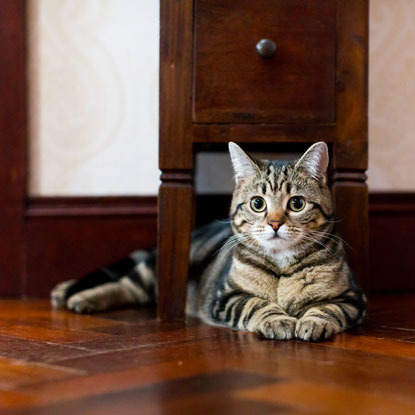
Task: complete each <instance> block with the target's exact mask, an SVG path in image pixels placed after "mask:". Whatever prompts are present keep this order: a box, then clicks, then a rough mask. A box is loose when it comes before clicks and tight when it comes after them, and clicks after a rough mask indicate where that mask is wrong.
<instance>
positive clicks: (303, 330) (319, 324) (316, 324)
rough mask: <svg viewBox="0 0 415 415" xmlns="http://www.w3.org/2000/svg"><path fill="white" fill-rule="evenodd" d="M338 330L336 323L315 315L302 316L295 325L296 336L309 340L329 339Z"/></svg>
mask: <svg viewBox="0 0 415 415" xmlns="http://www.w3.org/2000/svg"><path fill="white" fill-rule="evenodd" d="M337 332H338V327H337V326H336V325H335V324H334V323H332V322H330V321H326V320H323V319H321V318H319V317H313V316H308V317H303V318H301V319H300V320H298V322H297V325H296V327H295V337H296V338H297V339H299V340H303V341H307V342H308V341H314V342H317V341H322V340H327V339H329V338H330V337H332V336H333V334H335V333H337Z"/></svg>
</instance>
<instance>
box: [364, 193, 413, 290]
mask: <svg viewBox="0 0 415 415" xmlns="http://www.w3.org/2000/svg"><path fill="white" fill-rule="evenodd" d="M369 241H370V244H369V255H370V274H369V281H368V287H367V288H368V289H369V290H371V291H406V290H415V273H414V270H413V260H414V252H415V193H403V192H400V193H372V194H370V197H369Z"/></svg>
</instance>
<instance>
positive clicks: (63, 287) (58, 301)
mask: <svg viewBox="0 0 415 415" xmlns="http://www.w3.org/2000/svg"><path fill="white" fill-rule="evenodd" d="M75 282H76V280H74V279H73V280H69V281H65V282H61V283H60V284H58V285H57V286H56V287H55V288H54V289H53V290H52V291H51V292H50V301H51V303H52V307H53V308H65V307H66V293H67V291H68V289H69V287H71V286H72V285H73V284H74V283H75Z"/></svg>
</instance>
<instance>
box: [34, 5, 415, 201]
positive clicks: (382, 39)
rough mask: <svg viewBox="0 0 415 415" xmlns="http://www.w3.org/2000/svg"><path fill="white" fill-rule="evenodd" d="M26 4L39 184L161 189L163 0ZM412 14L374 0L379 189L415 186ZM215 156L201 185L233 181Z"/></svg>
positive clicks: (373, 114) (60, 191) (92, 190)
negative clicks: (160, 19)
mask: <svg viewBox="0 0 415 415" xmlns="http://www.w3.org/2000/svg"><path fill="white" fill-rule="evenodd" d="M29 4H30V19H29V22H30V33H31V36H30V48H29V49H30V97H31V101H30V114H31V140H30V143H31V149H30V192H31V193H32V194H34V195H111V194H112V195H115V194H155V193H156V192H157V188H158V177H159V172H158V170H157V142H158V134H157V124H158V119H157V112H158V31H159V22H158V0H29ZM414 18H415V0H372V1H371V7H370V72H369V74H370V76H369V77H370V82H369V141H370V169H369V172H368V175H369V185H370V188H371V189H372V190H415V158H414V154H415V139H414V132H415V25H413V19H414ZM215 160H216V161H215V169H214V172H212V168H211V166H212V163H213V162H212V156H211V155H210V156H209V155H207V156H202V159H201V160H200V165H201V167H202V169H203V171H202V174H201V173H200V172H199V174H198V188H199V190H200V191H202V192H209V191H215V192H216V191H227V190H229V188H230V187H231V186H232V184H231V182H230V181H229V180H228V181H226V180H223V179H222V177H223V176H225V175H229V169H228V163H229V162H228V159H227V157H226V156H225V157H223V156H222V157H220V158H219V159H215ZM214 175H215V176H214ZM225 183H226V184H225Z"/></svg>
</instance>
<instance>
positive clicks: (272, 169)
mask: <svg viewBox="0 0 415 415" xmlns="http://www.w3.org/2000/svg"><path fill="white" fill-rule="evenodd" d="M230 151H231V158H232V163H233V166H234V170H235V181H236V186H235V191H234V194H233V200H232V206H231V212H230V221H229V222H228V223H220V222H214V223H212V224H210V225H207V226H205V227H203V228H201V229H199V230H197V231H195V232H194V234H193V237H192V245H191V253H190V264H191V265H190V282H189V290H188V303H187V312H188V314H191V315H194V316H198V317H200V318H201V319H202V320H204V321H205V322H207V323H210V324H215V325H220V326H225V327H230V328H233V329H238V330H244V331H251V332H256V333H258V334H260V335H261V336H263V337H266V338H270V339H281V340H284V339H292V338H297V339H301V340H305V341H318V340H324V339H328V338H330V337H331V336H332V335H334V334H335V333H338V332H340V331H343V330H346V329H348V328H350V327H353V326H355V325H356V324H359V323H360V322H361V321H362V319H363V317H364V314H365V305H366V299H365V296H364V295H363V294H362V292H361V290H360V289H359V287H358V286H357V284H356V283H355V282H354V280H353V277H352V274H351V271H350V268H349V266H348V264H347V260H346V257H345V253H344V249H343V242H342V240H341V238H340V237H339V236H338V235H337V234H336V232H335V227H334V225H335V221H334V213H333V205H332V200H331V196H330V192H329V189H328V186H327V183H326V182H327V180H326V169H327V164H328V152H327V146H326V145H325V144H324V143H317V144H315V145H314V146H312V147H311V148H310V149H309V150H308V151H307V152H306V153H305V155H304V156H303V157H302V158H301V159H300V160H299V161H296V162H281V161H259V162H258V161H255V160H254V159H252V158H251V157H250V156H248V155H247V154H245V153H244V152H243V151H242V150H241V149H240V148H239V147H238V146H236V145H235V144H232V143H231V144H230ZM257 197H260V198H262V199H263V200H264V202H265V203H266V208H265V209H264V210H263V211H260V212H259V211H255V210H254V208H255V206H254V208H253V207H252V200H253V198H254V199H255V198H257ZM292 197H300V198H302V201H303V202H304V205H302V206H303V208H302V209H301V210H300V211H294V210H292V209H291V208H290V206H291V205H290V200H291V198H292ZM298 203H299V202H298V200H297V204H298ZM301 204H302V203H301ZM294 206H297V205H294ZM155 260H156V253H155V252H152V253H147V252H142V251H137V252H135V253H133V254H131V255H130V257H129V258H128V259H125V260H123V261H121V262H119V263H117V264H114V265H112V266H109V267H106V268H103V269H102V270H99V271H95V272H94V273H91V274H89V275H87V276H85V277H84V278H82V279H80V280H78V281H75V280H71V281H68V282H66V283H62V284H60V285H58V286H57V287H56V288H55V289H54V290H53V291H52V302H53V304H54V305H55V306H61V307H67V308H69V309H72V310H74V311H76V312H80V313H85V312H96V311H103V310H106V309H109V308H113V307H119V306H125V305H132V304H149V303H152V302H154V301H155V300H156V294H157V293H156V272H155V262H156V261H155Z"/></svg>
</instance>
